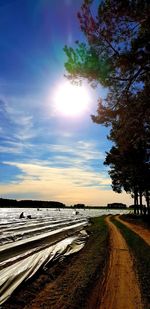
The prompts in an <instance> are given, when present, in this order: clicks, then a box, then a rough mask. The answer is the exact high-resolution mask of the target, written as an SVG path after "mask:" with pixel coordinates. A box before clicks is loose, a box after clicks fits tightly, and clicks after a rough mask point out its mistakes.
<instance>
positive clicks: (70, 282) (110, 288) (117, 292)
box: [2, 217, 143, 309]
mask: <svg viewBox="0 0 150 309" xmlns="http://www.w3.org/2000/svg"><path fill="white" fill-rule="evenodd" d="M106 222H107V225H108V227H109V232H110V242H109V243H110V245H109V247H110V248H109V250H108V243H107V241H106V237H105V240H102V239H101V238H102V230H99V231H98V227H97V226H96V228H95V230H94V231H93V230H90V231H89V232H90V233H91V234H90V237H89V240H88V242H87V245H86V246H85V248H83V249H82V250H81V252H80V253H78V254H77V255H76V254H75V256H73V257H69V259H68V260H66V261H64V262H62V263H59V266H57V265H56V267H52V269H53V271H52V269H51V268H50V269H47V270H46V273H45V272H41V274H40V275H39V276H38V275H37V278H34V281H31V282H30V284H29V285H28V284H27V285H26V283H25V284H24V285H23V286H22V288H20V290H18V291H17V292H16V293H15V295H14V296H12V297H11V298H10V300H9V301H8V302H7V303H6V304H4V307H2V308H4V309H23V308H24V309H81V308H84V309H143V304H142V299H141V292H140V288H139V283H138V280H137V277H136V274H135V270H134V266H133V259H132V256H131V254H130V252H129V249H128V246H127V244H126V242H125V240H124V238H123V236H122V235H121V233H120V232H119V229H118V228H117V227H116V226H115V225H114V224H113V223H112V222H111V220H110V217H107V218H106ZM121 222H122V221H121ZM123 223H124V221H123ZM100 226H101V224H100ZM141 231H143V227H142V228H141ZM141 231H140V236H141V235H142V233H143V232H141ZM102 248H103V250H102ZM104 248H105V249H104ZM100 250H101V254H100ZM109 252H110V258H109V262H108V263H107V262H106V261H107V260H108V255H109V254H108V253H109ZM102 257H103V259H102ZM104 261H105V262H104ZM95 265H96V266H95ZM106 265H108V266H107V271H106V268H105V267H104V266H106ZM102 273H103V276H102ZM83 296H84V297H85V299H86V301H85V299H83Z"/></svg>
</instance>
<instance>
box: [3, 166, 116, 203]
mask: <svg viewBox="0 0 150 309" xmlns="http://www.w3.org/2000/svg"><path fill="white" fill-rule="evenodd" d="M5 164H7V165H8V164H9V165H10V166H15V167H17V168H18V169H20V171H21V173H22V174H21V175H19V176H18V178H17V181H16V182H12V183H10V184H7V185H4V184H3V185H1V186H0V194H2V195H9V194H10V195H13V196H16V197H20V198H23V197H24V196H26V197H27V198H37V199H44V200H54V199H55V200H59V201H62V202H64V203H66V204H68V205H69V204H72V203H77V202H83V203H86V204H90V205H105V204H106V201H107V202H110V197H111V199H112V200H114V199H115V200H118V199H119V198H120V200H121V197H120V196H119V195H116V194H115V193H113V192H112V191H111V189H110V179H109V178H107V177H106V176H105V175H104V174H98V173H96V174H95V173H93V172H91V171H84V170H82V169H78V168H69V169H63V168H52V167H49V166H43V165H39V164H23V163H19V162H18V163H14V162H5ZM104 200H105V203H104ZM112 200H111V201H112Z"/></svg>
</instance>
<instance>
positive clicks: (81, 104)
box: [53, 82, 90, 116]
mask: <svg viewBox="0 0 150 309" xmlns="http://www.w3.org/2000/svg"><path fill="white" fill-rule="evenodd" d="M53 103H54V110H55V113H57V114H62V115H64V116H78V115H81V114H83V113H84V112H85V111H87V110H88V108H89V104H90V95H89V92H88V89H87V88H86V87H85V86H77V85H72V84H71V83H69V82H65V83H63V84H60V85H59V86H58V87H56V89H55V91H54V94H53Z"/></svg>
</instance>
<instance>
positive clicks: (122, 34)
mask: <svg viewBox="0 0 150 309" xmlns="http://www.w3.org/2000/svg"><path fill="white" fill-rule="evenodd" d="M96 3H97V2H96V1H94V0H84V1H83V3H82V6H81V8H80V11H79V12H78V14H77V16H78V20H79V23H80V27H81V31H82V32H83V33H84V36H85V39H86V43H82V42H79V41H76V42H75V44H76V45H75V47H74V48H72V47H69V46H65V47H64V51H65V53H66V55H67V61H66V63H65V68H66V70H67V72H68V74H67V78H68V79H70V80H71V81H76V82H78V83H82V80H83V79H86V80H88V82H89V84H90V85H91V86H92V87H97V85H98V84H101V85H102V86H104V87H106V88H107V89H108V93H107V97H106V98H105V99H104V100H102V99H101V98H100V99H99V101H98V108H97V114H96V115H92V116H91V117H92V120H93V121H94V122H95V123H97V124H102V125H104V126H106V127H107V126H109V127H110V133H109V136H108V139H109V140H111V141H112V148H111V149H110V150H109V152H107V153H106V158H105V162H104V164H105V165H108V166H109V167H110V170H109V174H110V177H111V179H112V188H113V190H114V191H115V192H118V193H121V192H122V190H123V189H124V190H125V191H126V192H127V193H130V194H131V195H132V197H133V198H134V205H135V208H134V209H135V213H139V211H141V213H143V212H144V213H148V214H150V202H149V200H150V96H149V86H150V82H149V81H150V1H149V0H142V1H141V0H136V1H135V0H126V1H124V0H102V1H99V4H98V6H97V9H96V13H93V14H92V12H95V7H96ZM143 197H144V198H145V203H146V210H145V208H144V207H143V201H142V199H143Z"/></svg>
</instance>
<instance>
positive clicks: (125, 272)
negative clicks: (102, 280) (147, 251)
mask: <svg viewBox="0 0 150 309" xmlns="http://www.w3.org/2000/svg"><path fill="white" fill-rule="evenodd" d="M106 221H107V224H108V226H109V229H110V246H111V254H110V262H109V266H108V274H107V278H106V284H105V286H104V288H103V297H102V300H101V305H100V307H99V308H100V309H108V308H109V309H127V308H130V309H135V308H136V309H141V308H143V305H142V299H141V292H140V288H139V283H138V280H137V277H136V274H135V271H134V268H133V259H132V256H131V254H130V252H129V249H128V247H127V244H126V242H125V240H124V238H123V237H122V235H121V233H120V232H119V230H118V228H117V227H116V226H115V225H114V224H113V223H112V222H111V221H110V217H107V218H106Z"/></svg>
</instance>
